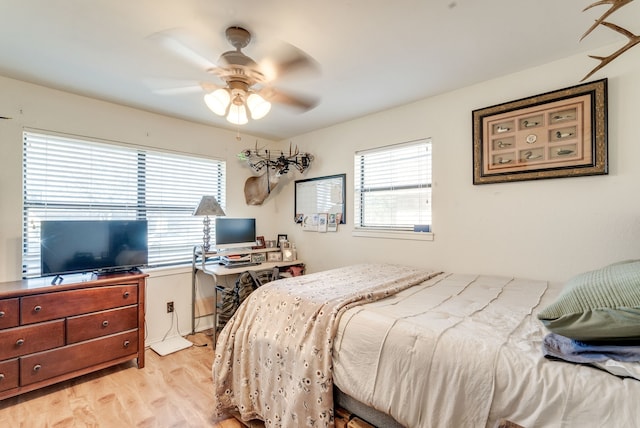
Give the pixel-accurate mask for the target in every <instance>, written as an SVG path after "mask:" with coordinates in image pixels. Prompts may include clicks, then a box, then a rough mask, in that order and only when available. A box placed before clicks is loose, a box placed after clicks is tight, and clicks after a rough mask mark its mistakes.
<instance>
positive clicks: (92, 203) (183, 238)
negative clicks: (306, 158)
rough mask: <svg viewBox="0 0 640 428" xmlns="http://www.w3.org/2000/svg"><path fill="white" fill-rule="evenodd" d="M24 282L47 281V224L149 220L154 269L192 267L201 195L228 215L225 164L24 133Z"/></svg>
mask: <svg viewBox="0 0 640 428" xmlns="http://www.w3.org/2000/svg"><path fill="white" fill-rule="evenodd" d="M23 137H24V141H23V249H22V265H23V266H22V271H23V276H24V277H33V276H38V275H40V222H41V221H42V220H129V219H130V220H134V219H146V220H147V221H148V227H149V230H148V240H149V266H152V267H159V266H168V265H174V264H178V263H184V262H187V261H190V260H191V255H192V249H193V246H194V245H197V244H199V243H200V242H201V241H202V218H201V217H194V216H193V215H192V213H193V210H194V208H195V207H196V205H197V204H198V202H199V201H200V198H201V197H202V195H214V196H215V197H216V199H217V200H218V201H219V203H220V205H221V206H222V207H223V209H224V208H225V205H226V195H225V189H226V185H225V178H226V171H225V167H226V164H225V162H224V161H220V160H214V159H206V158H200V157H194V156H185V155H180V154H175V153H167V152H160V151H152V150H147V149H142V148H136V147H131V146H121V145H116V144H107V143H104V142H98V141H87V140H80V139H77V138H72V137H65V136H59V135H45V134H40V133H35V132H28V131H27V132H24V134H23Z"/></svg>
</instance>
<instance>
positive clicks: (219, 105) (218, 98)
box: [204, 88, 231, 116]
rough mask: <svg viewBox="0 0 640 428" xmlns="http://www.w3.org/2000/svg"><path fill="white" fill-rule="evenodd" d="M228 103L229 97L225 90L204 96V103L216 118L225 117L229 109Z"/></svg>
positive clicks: (221, 89) (217, 90)
mask: <svg viewBox="0 0 640 428" xmlns="http://www.w3.org/2000/svg"><path fill="white" fill-rule="evenodd" d="M229 101H231V95H230V94H229V91H228V90H227V89H225V88H220V89H216V90H215V91H213V92H210V93H208V94H205V96H204V102H205V104H206V105H207V107H209V109H210V110H211V111H212V112H214V113H215V114H217V115H218V116H224V115H225V113H226V112H227V108H228V107H229Z"/></svg>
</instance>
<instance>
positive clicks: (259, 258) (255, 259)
mask: <svg viewBox="0 0 640 428" xmlns="http://www.w3.org/2000/svg"><path fill="white" fill-rule="evenodd" d="M266 260H267V255H266V254H265V253H253V254H251V263H264V262H265V261H266Z"/></svg>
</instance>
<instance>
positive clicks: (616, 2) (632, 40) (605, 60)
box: [580, 0, 640, 82]
mask: <svg viewBox="0 0 640 428" xmlns="http://www.w3.org/2000/svg"><path fill="white" fill-rule="evenodd" d="M632 1H633V0H601V1H597V2H595V3H592V4H590V5H589V6H587V7H585V8H584V9H583V10H582V11H583V12H584V11H585V10H587V9H591V8H592V7H594V6H600V5H603V4H610V5H611V7H610V8H609V9H608V10H607V11H606V12H605V13H603V14H602V16H601V17H600V18H598V19H597V20H596V22H595V23H594V24H593V25H592V26H591V27H589V29H588V30H587V31H586V32H585V33H584V34H583V35H582V37H581V38H580V40H582V39H584V38H585V37H586V36H587V35H589V33H591V32H592V31H593V30H594V29H595V28H596V27H597V26H598V25H603V26H605V27H607V28H609V29H611V30H613V31H617V32H618V33H620V34H622V35H623V36H625V37H626V38H627V39H629V41H628V42H627V44H626V45H624V46H623V47H621V48H620V49H618V50H617V51H615V52H614V53H612V54H611V55H609V56H607V57H603V56H596V55H589V57H590V58H593V59H597V60H599V61H600V64H599V65H598V66H596V67H595V68H594V69H593V70H591V71H590V72H589V74H587V75H586V76H584V77H583V78H582V80H581V82H582V81H585V80H587V79H588V78H589V77H591V76H592V75H593V74H594V73H595V72H596V71H598V70H600V69H601V68H602V67H604V66H605V65H607V64H609V63H610V62H611V61H613V60H614V59H616V58H618V57H619V56H620V55H622V54H623V53H625V52H626V51H628V50H629V49H631V48H632V47H634V46H635V45H637V44H638V43H640V36H637V35H635V34H633V33H632V32H631V31H628V30H625V29H624V28H622V27H620V26H618V25H616V24H612V23H611V22H606V21H605V19H606V18H607V17H608V16H609V15H611V14H612V13H613V12H615V11H616V10H618V9H620V8H621V7H622V6H625V5H627V4H629V3H631V2H632Z"/></svg>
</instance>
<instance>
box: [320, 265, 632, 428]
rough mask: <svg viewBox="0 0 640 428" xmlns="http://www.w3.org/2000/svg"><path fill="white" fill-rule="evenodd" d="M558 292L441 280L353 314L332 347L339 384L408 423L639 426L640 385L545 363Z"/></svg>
mask: <svg viewBox="0 0 640 428" xmlns="http://www.w3.org/2000/svg"><path fill="white" fill-rule="evenodd" d="M558 291H559V287H558V286H556V287H550V286H549V285H548V284H547V282H544V281H531V280H522V279H511V278H499V277H486V276H472V275H454V274H446V275H440V276H438V277H435V278H433V279H430V280H428V281H426V282H425V283H423V284H421V285H418V286H414V287H411V288H410V289H407V290H404V291H402V292H400V293H398V294H396V295H394V296H392V297H389V298H387V299H384V300H381V301H378V302H374V303H370V304H367V305H364V306H359V307H355V308H351V309H349V310H348V311H346V312H345V313H344V314H343V316H342V317H341V320H340V323H339V327H338V333H337V336H336V339H335V342H334V352H333V357H334V360H333V364H334V382H335V385H336V386H338V387H339V388H340V389H341V390H342V391H343V392H345V393H346V394H348V395H350V396H352V397H353V398H355V399H357V400H359V401H361V402H363V403H365V404H367V405H369V406H371V407H374V408H376V409H378V410H380V411H383V412H385V413H388V414H390V415H392V416H393V417H394V418H395V419H396V420H397V421H398V422H400V423H402V424H403V425H405V426H408V427H485V426H486V427H494V426H495V425H496V422H497V420H499V419H501V418H506V419H509V420H511V421H513V422H516V423H518V424H520V425H523V426H525V427H587V426H589V427H590V426H594V427H595V426H598V427H601V426H602V427H604V426H607V427H609V426H611V427H613V426H617V427H622V426H624V427H633V426H640V406H638V402H640V382H638V381H637V380H632V379H621V378H617V377H615V376H613V375H611V374H609V373H606V372H604V371H601V370H598V369H596V368H592V367H589V366H584V365H573V364H569V363H566V362H560V361H551V360H547V359H545V358H544V357H543V356H542V352H541V349H540V347H541V342H542V338H543V337H544V335H545V334H546V333H547V331H546V330H545V329H544V327H543V326H542V324H541V323H540V322H539V321H538V320H537V319H536V318H535V316H532V315H534V314H535V313H536V312H537V311H538V310H540V308H541V307H542V306H544V305H546V304H547V303H548V302H550V301H551V299H552V298H553V297H555V295H556V294H557V292H558Z"/></svg>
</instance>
